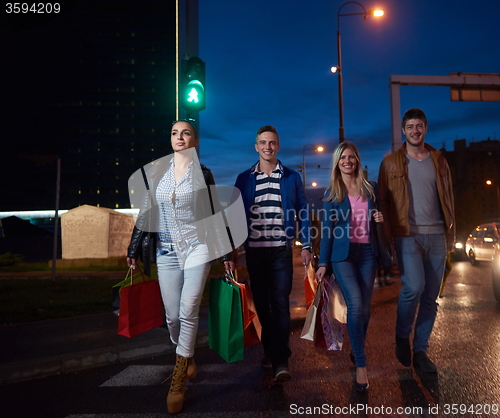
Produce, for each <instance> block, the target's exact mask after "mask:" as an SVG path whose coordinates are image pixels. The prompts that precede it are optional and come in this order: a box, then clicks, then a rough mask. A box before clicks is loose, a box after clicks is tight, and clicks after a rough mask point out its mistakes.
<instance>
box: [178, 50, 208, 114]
mask: <svg viewBox="0 0 500 418" xmlns="http://www.w3.org/2000/svg"><path fill="white" fill-rule="evenodd" d="M181 95H182V100H181V103H182V107H183V108H184V109H185V110H186V111H187V112H189V113H193V112H198V111H200V110H203V109H205V63H204V62H203V61H202V60H201V59H200V58H198V57H192V58H190V59H189V60H188V61H187V63H186V65H185V66H184V71H183V77H182V90H181Z"/></svg>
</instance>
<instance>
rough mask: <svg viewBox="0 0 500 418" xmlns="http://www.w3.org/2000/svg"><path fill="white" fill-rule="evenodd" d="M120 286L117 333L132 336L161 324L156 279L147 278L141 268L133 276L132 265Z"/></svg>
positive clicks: (161, 311)
mask: <svg viewBox="0 0 500 418" xmlns="http://www.w3.org/2000/svg"><path fill="white" fill-rule="evenodd" d="M113 287H120V312H119V314H118V334H120V335H123V336H125V337H134V336H136V335H139V334H142V333H143V332H146V331H149V330H151V329H153V328H157V327H159V326H161V325H162V324H163V317H164V315H163V303H162V300H161V293H160V286H159V284H158V280H151V279H150V280H147V279H146V277H145V276H144V274H143V272H142V270H140V268H139V273H137V274H136V275H135V276H134V274H133V269H132V267H130V268H129V270H128V273H127V276H125V279H124V280H123V281H121V282H120V283H118V284H117V285H115V286H113Z"/></svg>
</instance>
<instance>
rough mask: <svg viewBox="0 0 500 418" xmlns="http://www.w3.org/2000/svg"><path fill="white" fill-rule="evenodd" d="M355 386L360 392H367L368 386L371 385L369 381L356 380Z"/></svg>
mask: <svg viewBox="0 0 500 418" xmlns="http://www.w3.org/2000/svg"><path fill="white" fill-rule="evenodd" d="M354 387H355V388H356V390H357V391H358V392H366V391H367V390H368V388H369V387H370V384H369V383H358V382H356V381H354Z"/></svg>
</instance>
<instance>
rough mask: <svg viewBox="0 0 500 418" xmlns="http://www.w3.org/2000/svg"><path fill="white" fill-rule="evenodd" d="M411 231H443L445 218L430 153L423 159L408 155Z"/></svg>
mask: <svg viewBox="0 0 500 418" xmlns="http://www.w3.org/2000/svg"><path fill="white" fill-rule="evenodd" d="M406 162H407V164H408V194H409V196H410V213H409V218H410V231H411V232H413V233H416V234H441V233H443V220H442V218H441V210H440V204H439V196H438V191H437V187H436V172H435V170H434V165H433V164H432V160H431V158H430V153H428V154H427V157H425V158H424V159H423V160H417V159H415V158H413V157H410V156H409V155H408V154H407V155H406Z"/></svg>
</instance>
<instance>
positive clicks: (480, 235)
mask: <svg viewBox="0 0 500 418" xmlns="http://www.w3.org/2000/svg"><path fill="white" fill-rule="evenodd" d="M499 241H500V222H490V223H485V224H482V225H479V226H476V227H475V228H474V230H473V231H472V232H471V233H470V234H469V236H468V238H467V241H465V253H466V254H467V256H468V257H469V261H470V263H471V264H472V265H473V266H476V265H477V264H478V263H479V261H492V260H493V255H494V254H495V251H496V249H497V247H498V245H497V244H498V243H499Z"/></svg>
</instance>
